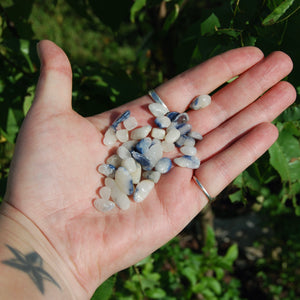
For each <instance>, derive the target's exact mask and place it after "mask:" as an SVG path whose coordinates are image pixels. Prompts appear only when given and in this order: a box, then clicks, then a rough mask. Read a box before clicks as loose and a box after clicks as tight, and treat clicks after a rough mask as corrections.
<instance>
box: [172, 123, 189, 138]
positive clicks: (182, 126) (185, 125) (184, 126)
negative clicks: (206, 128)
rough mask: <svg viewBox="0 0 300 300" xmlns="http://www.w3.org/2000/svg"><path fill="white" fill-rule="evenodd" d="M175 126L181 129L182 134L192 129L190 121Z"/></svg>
mask: <svg viewBox="0 0 300 300" xmlns="http://www.w3.org/2000/svg"><path fill="white" fill-rule="evenodd" d="M175 127H176V129H178V130H179V131H180V135H184V134H187V133H188V132H190V131H191V129H192V126H191V124H188V123H181V124H177V125H176V126H175Z"/></svg>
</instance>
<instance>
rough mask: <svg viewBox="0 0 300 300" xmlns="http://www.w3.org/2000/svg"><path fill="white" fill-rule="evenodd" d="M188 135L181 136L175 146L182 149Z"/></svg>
mask: <svg viewBox="0 0 300 300" xmlns="http://www.w3.org/2000/svg"><path fill="white" fill-rule="evenodd" d="M186 138H187V137H186V135H181V136H180V138H179V139H178V140H177V141H176V142H175V146H176V147H181V146H183V145H184V143H185V141H186Z"/></svg>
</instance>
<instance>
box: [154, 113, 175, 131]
mask: <svg viewBox="0 0 300 300" xmlns="http://www.w3.org/2000/svg"><path fill="white" fill-rule="evenodd" d="M154 123H155V124H156V125H157V126H158V127H159V128H167V127H169V126H170V124H171V120H170V118H168V117H167V116H160V117H157V118H156V119H155V120H154Z"/></svg>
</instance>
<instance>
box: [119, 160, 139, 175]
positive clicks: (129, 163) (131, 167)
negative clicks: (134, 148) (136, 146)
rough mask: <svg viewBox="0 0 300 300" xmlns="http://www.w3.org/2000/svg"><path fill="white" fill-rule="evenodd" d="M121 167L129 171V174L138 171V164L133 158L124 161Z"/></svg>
mask: <svg viewBox="0 0 300 300" xmlns="http://www.w3.org/2000/svg"><path fill="white" fill-rule="evenodd" d="M121 166H122V167H124V168H125V169H127V170H128V172H129V173H133V172H134V171H135V170H136V163H135V160H134V159H133V158H132V157H128V158H125V159H123V160H122V163H121Z"/></svg>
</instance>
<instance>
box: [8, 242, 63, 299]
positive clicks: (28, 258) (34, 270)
mask: <svg viewBox="0 0 300 300" xmlns="http://www.w3.org/2000/svg"><path fill="white" fill-rule="evenodd" d="M6 247H7V248H8V249H9V250H10V251H11V252H12V253H13V255H14V256H15V257H14V258H11V259H8V260H3V261H2V263H3V264H5V265H7V266H10V267H12V268H15V269H17V270H20V271H22V272H25V273H26V274H28V276H29V277H30V279H31V280H32V281H33V283H34V284H35V286H36V287H37V288H38V289H39V291H40V292H41V293H42V294H44V292H45V287H44V280H48V281H50V282H52V283H53V284H55V285H56V286H57V287H58V288H59V289H61V287H60V286H59V284H58V283H57V282H56V281H55V280H54V279H53V277H52V276H51V275H50V274H49V273H48V272H46V271H45V270H44V268H43V259H42V257H41V256H40V255H39V254H38V253H37V252H35V251H33V252H30V253H28V254H23V253H22V252H20V251H19V250H17V249H15V248H13V247H11V246H9V245H6Z"/></svg>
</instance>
